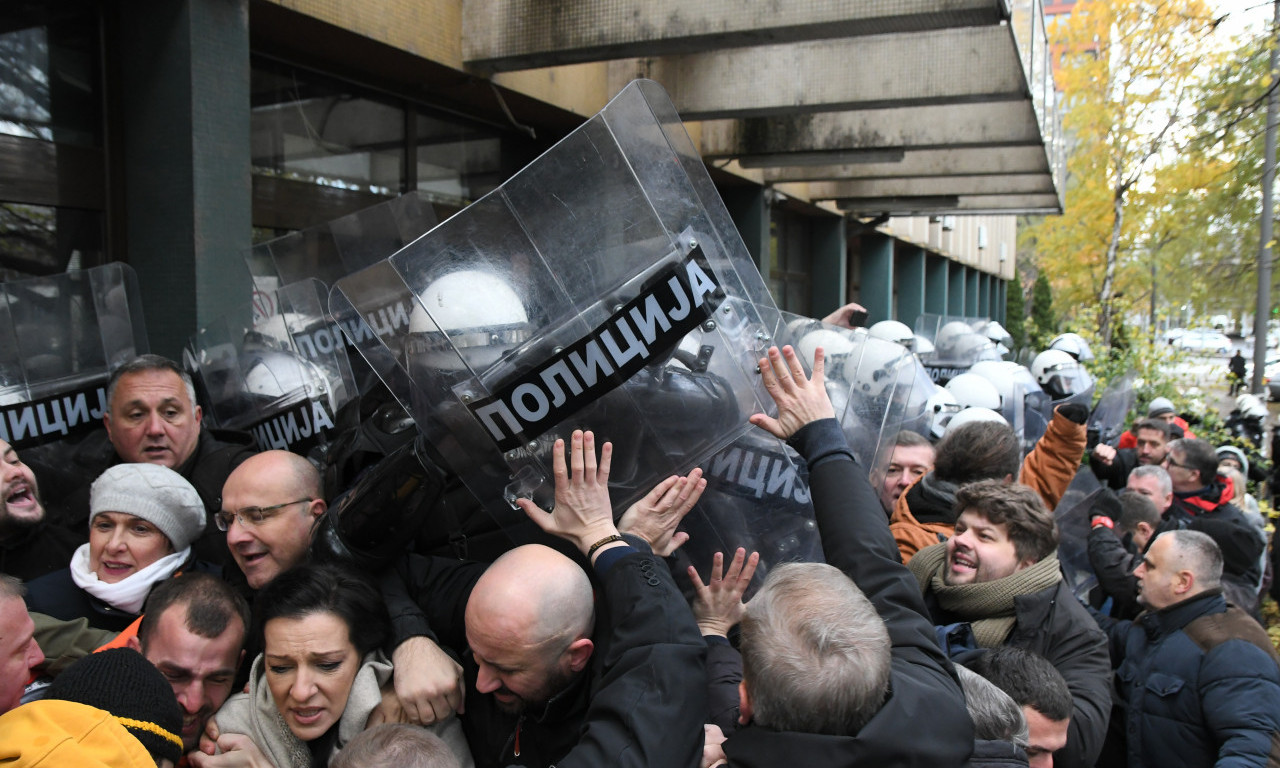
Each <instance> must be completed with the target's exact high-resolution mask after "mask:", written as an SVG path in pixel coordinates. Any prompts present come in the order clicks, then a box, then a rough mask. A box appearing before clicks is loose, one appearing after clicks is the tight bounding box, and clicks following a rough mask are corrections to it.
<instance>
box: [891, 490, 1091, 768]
mask: <svg viewBox="0 0 1280 768" xmlns="http://www.w3.org/2000/svg"><path fill="white" fill-rule="evenodd" d="M955 508H956V511H957V512H958V513H959V517H958V518H957V520H956V527H955V535H954V536H952V537H951V538H950V539H948V540H947V541H946V542H945V543H943V544H936V545H934V546H932V547H928V548H926V549H922V550H920V551H919V552H918V553H916V556H915V557H913V558H912V559H911V562H910V563H908V567H909V568H910V569H911V572H912V573H913V574H915V577H916V580H917V581H919V583H920V591H921V593H922V594H923V595H924V598H925V603H926V605H927V606H928V608H929V611H930V614H931V615H932V618H933V623H934V625H935V626H937V627H938V628H939V629H940V630H941V631H940V635H943V636H945V639H946V641H947V644H948V646H949V648H948V649H947V650H948V651H949V652H950V653H951V654H952V656H953V658H957V660H961V662H962V663H963V660H964V657H965V655H966V654H967V653H972V652H974V651H976V650H978V649H987V648H998V647H1001V646H1004V645H1011V646H1015V647H1018V648H1022V649H1024V650H1027V651H1031V652H1032V653H1035V654H1038V655H1040V656H1043V657H1044V658H1045V659H1047V660H1048V661H1049V663H1050V664H1052V665H1053V666H1054V668H1055V669H1057V670H1058V672H1059V673H1061V675H1062V677H1063V678H1064V679H1065V680H1066V681H1067V688H1068V689H1069V690H1070V691H1071V700H1072V712H1071V725H1070V728H1069V730H1068V733H1067V744H1066V746H1065V747H1063V748H1062V749H1060V750H1058V751H1057V752H1055V753H1054V760H1053V762H1054V765H1057V766H1059V768H1062V767H1063V766H1065V768H1085V767H1086V766H1092V765H1093V763H1094V760H1095V759H1096V758H1097V756H1098V753H1099V751H1100V750H1101V749H1102V741H1103V736H1104V735H1105V733H1106V728H1107V718H1108V715H1109V712H1110V709H1111V690H1110V670H1111V663H1110V658H1109V657H1108V655H1107V643H1106V637H1105V636H1104V635H1103V634H1102V633H1101V632H1100V631H1098V628H1097V626H1096V625H1095V624H1094V621H1093V619H1092V618H1091V617H1090V616H1089V613H1088V611H1087V610H1086V609H1085V607H1084V606H1083V605H1081V604H1080V602H1079V601H1078V600H1076V598H1075V596H1074V595H1073V594H1072V593H1071V588H1070V587H1069V586H1068V585H1067V583H1066V582H1065V581H1064V580H1063V578H1062V571H1061V569H1060V568H1059V566H1058V527H1057V524H1056V523H1055V522H1054V519H1053V514H1052V513H1051V512H1049V510H1047V509H1046V508H1045V506H1044V503H1043V502H1042V501H1041V500H1040V497H1039V496H1038V495H1037V494H1036V492H1035V491H1033V490H1031V489H1030V488H1027V487H1025V486H1022V485H1017V484H1010V483H1004V482H1001V481H999V480H984V481H982V482H978V483H973V484H971V485H966V486H964V487H962V488H960V489H959V490H958V491H956V507H955Z"/></svg>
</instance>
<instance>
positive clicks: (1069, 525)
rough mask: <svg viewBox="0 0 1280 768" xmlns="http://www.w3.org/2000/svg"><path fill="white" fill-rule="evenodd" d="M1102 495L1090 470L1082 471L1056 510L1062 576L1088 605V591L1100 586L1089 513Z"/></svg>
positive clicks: (1076, 594)
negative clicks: (1091, 560) (1091, 557)
mask: <svg viewBox="0 0 1280 768" xmlns="http://www.w3.org/2000/svg"><path fill="white" fill-rule="evenodd" d="M1103 492H1104V489H1103V487H1102V484H1101V483H1099V482H1098V478H1097V477H1095V476H1094V474H1093V473H1092V472H1090V471H1089V468H1088V467H1081V468H1080V469H1079V470H1077V471H1076V476H1075V477H1074V478H1072V480H1071V484H1070V485H1068V486H1067V490H1066V491H1065V492H1064V493H1063V494H1062V499H1061V500H1060V501H1059V502H1058V506H1057V507H1056V508H1054V510H1053V516H1054V519H1055V520H1057V522H1058V562H1059V563H1060V564H1061V566H1062V576H1063V578H1064V579H1066V581H1067V584H1068V585H1069V586H1070V587H1071V591H1072V592H1073V593H1074V594H1075V596H1076V597H1078V598H1080V599H1081V600H1084V601H1085V602H1088V598H1089V590H1091V589H1093V587H1094V586H1095V585H1096V584H1097V583H1098V577H1097V576H1095V575H1094V573H1093V566H1092V565H1090V564H1089V517H1090V515H1089V510H1090V509H1092V507H1093V505H1094V503H1095V502H1097V500H1098V496H1099V495H1101V494H1102V493H1103Z"/></svg>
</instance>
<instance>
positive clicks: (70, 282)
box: [0, 263, 150, 507]
mask: <svg viewBox="0 0 1280 768" xmlns="http://www.w3.org/2000/svg"><path fill="white" fill-rule="evenodd" d="M148 351H150V350H149V346H148V344H147V329H146V324H145V323H144V322H143V317H142V299H141V294H140V293H139V292H138V282H137V276H136V275H135V274H134V272H133V269H132V268H130V267H129V266H127V265H125V264H119V263H113V264H106V265H103V266H100V267H94V268H93V269H86V270H81V271H75V272H67V273H64V274H60V275H51V276H49V277H36V278H31V279H28V280H14V281H10V282H6V283H0V439H3V440H4V441H5V442H7V443H9V444H10V445H11V446H13V448H14V449H16V450H17V451H18V453H19V454H20V455H21V457H22V460H23V461H24V462H25V463H26V464H28V465H29V466H31V467H32V468H33V469H34V470H35V472H36V474H37V476H38V477H39V479H40V481H41V492H42V495H43V497H44V502H45V504H46V507H48V506H50V505H52V504H54V503H57V502H58V501H60V499H61V498H62V496H63V495H64V494H65V493H66V492H68V491H70V490H71V489H74V488H79V487H83V486H84V485H86V484H87V483H88V482H89V481H91V480H92V479H93V478H94V477H96V476H97V474H98V472H100V471H101V470H102V469H103V468H104V467H105V465H106V462H107V460H108V458H109V456H110V454H111V447H110V444H109V443H108V442H107V440H106V438H105V433H104V432H103V431H102V430H101V427H102V416H103V414H104V413H105V412H106V410H107V394H106V386H107V380H108V379H109V378H110V375H111V372H112V371H113V370H115V369H116V368H118V367H119V366H120V365H122V364H123V363H126V362H128V361H129V360H132V359H133V358H134V357H137V356H138V355H141V354H146V353H147V352H148Z"/></svg>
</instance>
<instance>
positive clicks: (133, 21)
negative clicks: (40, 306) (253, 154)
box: [118, 0, 252, 357]
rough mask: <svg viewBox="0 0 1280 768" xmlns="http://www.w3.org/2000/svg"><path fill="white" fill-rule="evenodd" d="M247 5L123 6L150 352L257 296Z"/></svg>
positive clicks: (133, 259)
mask: <svg viewBox="0 0 1280 768" xmlns="http://www.w3.org/2000/svg"><path fill="white" fill-rule="evenodd" d="M248 6H249V3H248V0H133V1H132V2H128V3H120V4H119V8H120V12H119V17H118V32H119V38H120V50H122V51H125V52H127V53H126V54H125V55H122V56H121V57H120V67H119V80H120V83H119V100H120V123H121V126H122V131H121V133H122V135H123V141H124V158H123V162H122V163H121V168H122V173H123V174H124V179H125V184H124V187H125V190H126V199H125V220H126V228H127V231H126V235H125V237H126V239H127V243H128V258H127V261H128V262H129V264H130V265H131V266H133V268H134V269H135V270H136V271H137V273H138V279H139V283H140V286H141V289H142V297H143V310H144V312H145V315H146V321H147V331H148V335H149V336H150V340H151V349H152V351H154V352H157V353H159V354H162V355H167V356H169V357H177V356H178V354H179V353H180V350H181V348H182V346H183V344H184V343H185V342H186V340H187V337H189V336H190V335H191V334H193V333H194V332H195V331H196V329H197V328H198V327H199V326H201V325H204V324H207V323H209V322H211V321H212V320H214V319H215V318H217V317H219V316H221V315H223V314H225V313H226V312H228V311H229V310H230V309H231V308H232V307H233V306H235V305H236V304H238V303H244V302H246V301H248V300H249V299H250V298H251V295H250V293H249V288H250V283H249V276H248V271H247V269H246V268H245V267H244V261H243V255H242V252H243V251H244V250H245V249H246V248H248V247H249V245H250V243H251V237H252V194H251V182H250V165H249V164H250V157H249V7H248Z"/></svg>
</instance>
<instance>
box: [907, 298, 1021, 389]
mask: <svg viewBox="0 0 1280 768" xmlns="http://www.w3.org/2000/svg"><path fill="white" fill-rule="evenodd" d="M974 322H975V320H973V319H968V318H964V317H957V316H948V315H935V314H931V313H927V312H926V313H923V314H921V315H920V316H919V317H917V318H916V334H917V335H919V336H922V337H924V338H925V339H927V340H928V341H929V342H930V343H932V344H933V351H932V352H929V353H927V354H923V353H922V354H921V355H920V362H921V363H923V364H924V366H925V368H927V369H928V370H929V376H930V377H931V378H932V379H933V381H934V383H936V384H937V385H938V386H942V385H944V384H946V383H947V382H948V381H950V380H951V379H952V378H953V377H955V376H958V375H959V374H961V373H964V372H965V371H967V370H969V368H971V367H972V366H973V364H974V363H976V362H978V361H980V360H1000V359H1001V356H1000V353H999V351H998V350H997V349H996V344H995V342H993V341H991V340H990V339H988V338H987V337H986V336H983V335H982V334H981V333H979V332H978V331H976V330H974Z"/></svg>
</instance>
